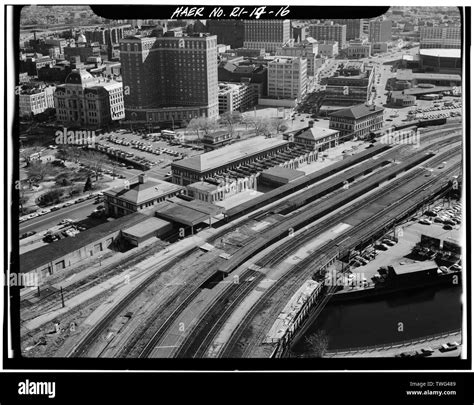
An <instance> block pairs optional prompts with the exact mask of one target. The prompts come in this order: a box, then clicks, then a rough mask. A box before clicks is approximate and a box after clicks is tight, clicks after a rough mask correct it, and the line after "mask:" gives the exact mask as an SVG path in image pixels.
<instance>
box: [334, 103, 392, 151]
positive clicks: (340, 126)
mask: <svg viewBox="0 0 474 405" xmlns="http://www.w3.org/2000/svg"><path fill="white" fill-rule="evenodd" d="M383 111H384V109H383V108H382V107H378V106H376V105H366V104H359V105H355V106H353V107H349V108H345V109H342V110H339V111H336V112H333V113H331V114H329V128H330V129H334V130H337V131H339V132H340V135H339V141H341V142H344V141H346V140H348V139H349V138H351V137H357V138H359V139H365V138H367V137H368V136H369V134H370V132H371V131H376V130H378V129H380V128H382V125H383Z"/></svg>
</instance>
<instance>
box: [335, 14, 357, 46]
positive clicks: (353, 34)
mask: <svg viewBox="0 0 474 405" xmlns="http://www.w3.org/2000/svg"><path fill="white" fill-rule="evenodd" d="M333 21H334V23H336V24H341V25H345V26H346V40H347V41H349V40H351V39H359V38H360V36H361V35H362V33H363V27H362V25H363V21H362V19H360V18H340V19H335V20H333Z"/></svg>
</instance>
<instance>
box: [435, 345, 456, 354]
mask: <svg viewBox="0 0 474 405" xmlns="http://www.w3.org/2000/svg"><path fill="white" fill-rule="evenodd" d="M456 348H457V346H450V345H449V344H444V345H441V347H440V348H439V351H440V352H450V351H452V350H456Z"/></svg>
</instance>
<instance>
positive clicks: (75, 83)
mask: <svg viewBox="0 0 474 405" xmlns="http://www.w3.org/2000/svg"><path fill="white" fill-rule="evenodd" d="M54 105H55V108H56V118H57V121H59V122H60V123H62V124H64V125H65V126H69V127H94V128H100V127H103V126H107V125H110V124H111V123H112V122H113V121H118V120H121V119H123V118H125V107H124V102H123V86H122V83H120V82H116V81H114V80H111V79H106V78H102V77H94V76H92V75H91V74H90V73H89V72H87V71H86V70H83V69H80V70H73V71H72V72H71V73H70V74H69V75H68V76H67V77H66V80H65V83H64V84H62V85H60V86H57V88H56V91H55V93H54Z"/></svg>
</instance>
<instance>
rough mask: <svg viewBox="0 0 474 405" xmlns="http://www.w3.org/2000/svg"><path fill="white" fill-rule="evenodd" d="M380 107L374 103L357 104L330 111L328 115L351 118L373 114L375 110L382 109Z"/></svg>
mask: <svg viewBox="0 0 474 405" xmlns="http://www.w3.org/2000/svg"><path fill="white" fill-rule="evenodd" d="M383 110H384V109H383V108H382V107H378V106H375V105H370V106H368V105H366V104H358V105H355V106H353V107H349V108H344V109H342V110H338V111H335V112H333V113H330V114H329V116H330V117H341V118H353V119H359V118H362V117H365V116H366V115H370V114H373V113H375V112H379V111H383Z"/></svg>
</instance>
